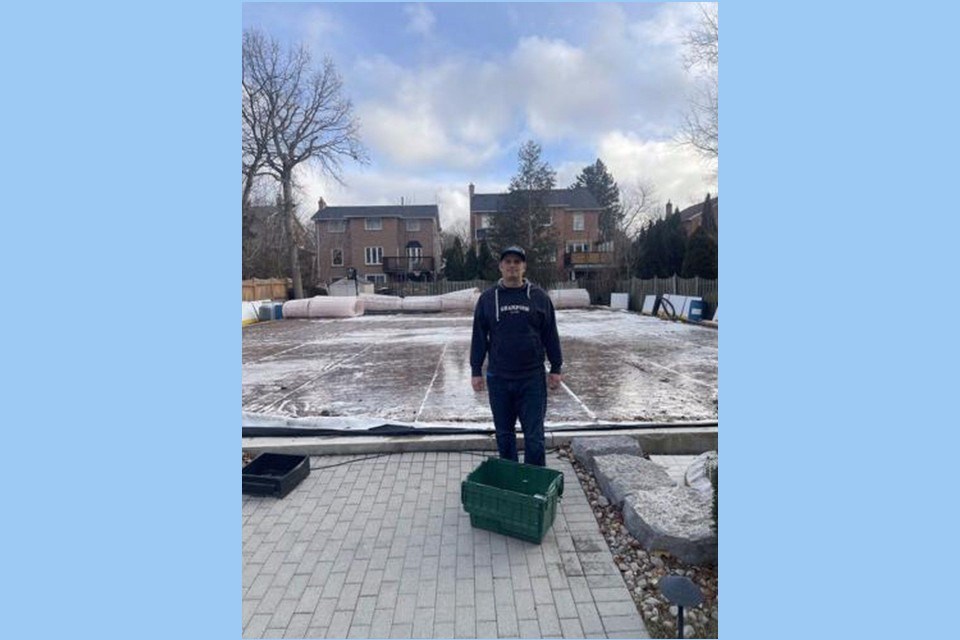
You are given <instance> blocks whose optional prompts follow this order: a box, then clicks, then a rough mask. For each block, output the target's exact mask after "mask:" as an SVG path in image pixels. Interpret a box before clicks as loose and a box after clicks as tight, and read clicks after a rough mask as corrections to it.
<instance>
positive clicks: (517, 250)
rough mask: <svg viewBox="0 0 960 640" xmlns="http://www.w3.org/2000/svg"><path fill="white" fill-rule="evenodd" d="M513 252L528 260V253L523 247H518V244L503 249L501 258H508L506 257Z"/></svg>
mask: <svg viewBox="0 0 960 640" xmlns="http://www.w3.org/2000/svg"><path fill="white" fill-rule="evenodd" d="M511 253H512V254H513V255H515V256H517V257H519V258H520V259H521V260H523V261H524V262H526V261H527V254H526V253H524V251H523V249H522V248H521V247H518V246H516V245H513V246H512V247H507V248H506V249H504V250H503V251H501V252H500V259H501V260H503V259H504V258H506V257H507V256H508V255H509V254H511Z"/></svg>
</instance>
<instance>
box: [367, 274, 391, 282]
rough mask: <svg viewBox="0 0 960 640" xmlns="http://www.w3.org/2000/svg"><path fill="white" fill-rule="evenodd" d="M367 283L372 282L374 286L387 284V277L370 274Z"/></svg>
mask: <svg viewBox="0 0 960 640" xmlns="http://www.w3.org/2000/svg"><path fill="white" fill-rule="evenodd" d="M366 277H367V282H372V283H374V284H386V283H387V276H386V274H383V273H368V274H367V276H366Z"/></svg>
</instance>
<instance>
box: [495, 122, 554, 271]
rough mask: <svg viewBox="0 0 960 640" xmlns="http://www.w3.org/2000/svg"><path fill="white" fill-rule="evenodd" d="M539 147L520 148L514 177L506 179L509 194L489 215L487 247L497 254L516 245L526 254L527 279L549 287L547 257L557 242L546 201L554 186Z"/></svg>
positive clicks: (552, 172)
mask: <svg viewBox="0 0 960 640" xmlns="http://www.w3.org/2000/svg"><path fill="white" fill-rule="evenodd" d="M540 152H541V149H540V145H539V144H537V143H536V142H534V141H533V140H529V141H527V142H526V143H524V144H523V146H521V147H520V152H519V154H518V160H519V163H518V168H517V174H516V175H515V176H514V177H513V178H512V179H511V180H510V192H509V193H508V194H507V198H506V203H505V205H504V207H503V209H502V210H501V211H499V212H498V213H497V214H495V215H494V216H493V221H492V222H493V224H492V227H491V229H490V232H489V233H490V235H489V238H490V244H491V245H492V247H493V249H494V250H495V251H497V252H499V251H500V250H502V249H503V248H505V247H508V246H510V245H520V246H521V247H523V248H524V250H525V251H526V254H527V264H528V265H529V266H528V274H529V275H530V277H531V280H535V281H537V282H539V283H541V284H549V283H551V282H552V281H553V280H554V279H555V278H556V268H555V266H554V265H553V264H552V263H550V261H549V260H550V256H553V255H556V252H557V240H556V238H555V236H554V234H553V227H551V226H550V222H551V220H550V210H549V208H548V206H547V198H548V196H549V193H550V190H551V189H553V187H554V185H555V184H556V173H555V172H554V170H553V169H552V168H551V167H550V165H549V164H548V163H547V162H545V161H543V160H541V159H540Z"/></svg>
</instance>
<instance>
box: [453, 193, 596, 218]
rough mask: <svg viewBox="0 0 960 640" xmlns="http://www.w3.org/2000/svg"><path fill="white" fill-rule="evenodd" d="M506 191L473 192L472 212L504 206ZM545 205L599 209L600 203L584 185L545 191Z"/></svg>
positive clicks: (494, 210) (489, 210)
mask: <svg viewBox="0 0 960 640" xmlns="http://www.w3.org/2000/svg"><path fill="white" fill-rule="evenodd" d="M508 195H509V194H507V193H475V194H473V198H471V199H470V211H471V212H472V213H496V212H497V211H501V210H503V209H504V208H505V207H506V204H507V196H508ZM547 206H550V207H568V208H570V209H599V208H600V203H599V202H597V199H596V198H594V197H593V194H592V193H590V191H588V190H587V189H586V188H585V187H576V188H574V189H551V190H550V191H549V192H547Z"/></svg>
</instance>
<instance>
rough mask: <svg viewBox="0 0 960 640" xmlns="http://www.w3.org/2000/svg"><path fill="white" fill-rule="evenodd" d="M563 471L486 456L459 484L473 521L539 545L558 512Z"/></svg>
mask: <svg viewBox="0 0 960 640" xmlns="http://www.w3.org/2000/svg"><path fill="white" fill-rule="evenodd" d="M562 495H563V474H562V473H560V472H559V471H554V470H553V469H547V468H546V467H537V466H534V465H529V464H521V463H519V462H513V461H512V460H503V459H501V458H487V459H486V460H485V461H483V462H482V463H480V466H479V467H477V468H476V469H474V470H473V471H471V472H470V475H468V476H467V478H466V480H464V481H463V482H462V483H461V485H460V501H461V502H462V503H463V509H464V510H465V511H466V512H467V513H469V514H470V524H472V525H473V526H474V527H478V528H480V529H487V530H489V531H495V532H496V533H502V534H503V535H507V536H512V537H514V538H520V539H521V540H526V541H528V542H535V543H537V544H540V541H541V540H543V536H544V535H545V534H546V533H547V530H548V529H549V528H550V526H551V525H552V524H553V520H554V518H556V515H557V501H558V500H559V499H560V496H562Z"/></svg>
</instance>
